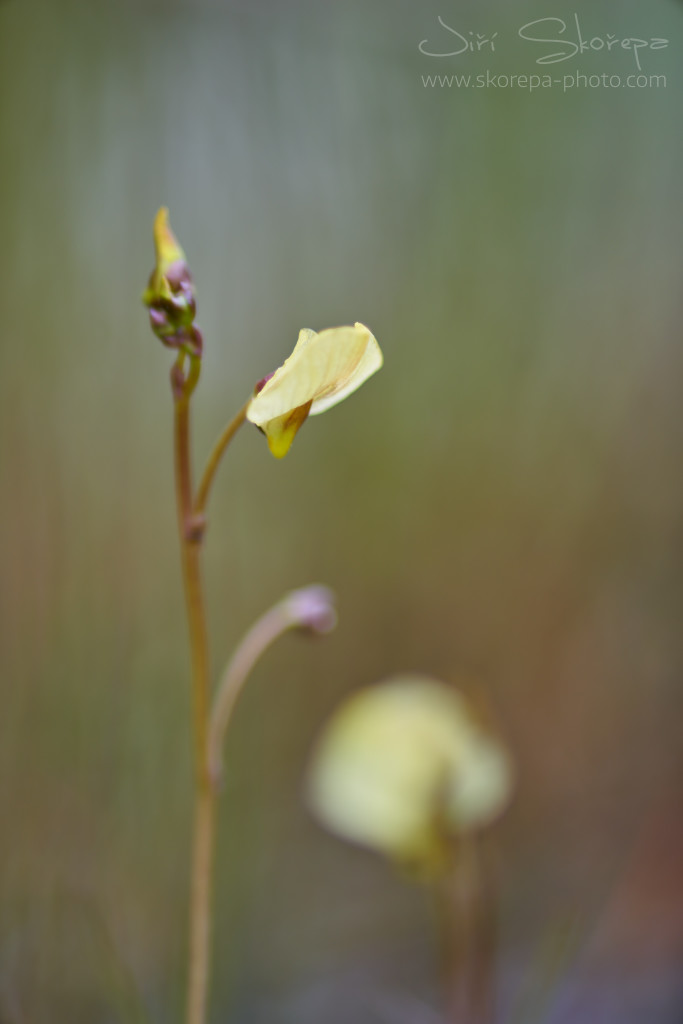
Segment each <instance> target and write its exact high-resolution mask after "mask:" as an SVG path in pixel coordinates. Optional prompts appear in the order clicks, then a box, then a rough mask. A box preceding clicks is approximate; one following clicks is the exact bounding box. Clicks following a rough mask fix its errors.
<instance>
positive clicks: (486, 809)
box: [309, 676, 512, 874]
mask: <svg viewBox="0 0 683 1024" xmlns="http://www.w3.org/2000/svg"><path fill="white" fill-rule="evenodd" d="M511 788H512V773H511V768H510V763H509V760H508V757H507V754H506V752H505V750H504V749H503V747H502V746H501V745H500V743H499V742H498V741H497V740H496V739H495V738H494V736H493V735H491V734H489V733H488V732H487V731H485V729H484V728H483V727H482V726H481V725H480V723H479V722H478V720H477V718H476V717H475V715H474V714H473V712H472V710H471V708H470V706H469V705H468V703H467V701H466V700H465V698H464V697H463V696H461V695H460V694H459V693H458V692H456V691H455V690H454V689H452V688H451V687H448V686H445V685H444V684H442V683H438V682H435V681H434V680H432V679H428V678H425V677H423V676H399V677H396V678H394V679H392V680H389V681H388V682H385V683H382V684H379V685H377V686H373V687H370V688H368V689H365V690H361V691H360V692H359V693H356V694H354V695H353V696H351V697H350V698H349V699H348V700H347V701H345V702H344V703H343V704H342V706H341V707H340V708H339V709H338V710H337V712H336V713H335V714H334V716H333V717H332V720H331V722H330V723H329V724H328V726H327V728H326V730H325V731H324V733H323V736H322V738H321V740H320V742H319V744H318V747H317V750H316V752H315V755H314V758H313V764H312V770H311V774H310V784H309V796H310V802H311V806H312V809H313V810H314V812H315V813H316V815H317V816H318V818H319V819H320V820H321V821H322V823H323V824H325V825H326V826H327V827H328V828H329V829H330V830H331V831H333V832H335V833H336V834H338V835H340V836H342V837H343V838H345V839H349V840H352V841H354V842H358V843H361V844H363V845H366V846H369V847H371V848H373V849H375V850H378V851H379V852H381V853H384V854H385V855H387V856H389V857H391V858H392V859H394V860H396V861H398V862H400V863H401V864H403V865H406V866H411V867H413V868H417V869H419V870H420V871H421V872H422V873H425V874H430V873H434V872H438V871H439V870H441V869H442V868H443V867H444V866H445V865H446V863H447V860H448V851H449V846H450V843H451V842H452V840H453V839H455V838H457V837H458V835H462V834H464V833H467V832H471V831H476V830H478V829H480V828H481V827H483V826H484V825H487V824H488V823H489V822H491V821H492V820H493V819H495V818H496V817H497V816H498V815H499V814H500V813H501V811H502V810H503V809H504V807H505V805H506V804H507V802H508V799H509V796H510V792H511Z"/></svg>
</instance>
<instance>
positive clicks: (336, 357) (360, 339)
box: [247, 324, 382, 428]
mask: <svg viewBox="0 0 683 1024" xmlns="http://www.w3.org/2000/svg"><path fill="white" fill-rule="evenodd" d="M381 365H382V356H381V352H380V349H379V346H378V345H377V342H376V341H375V339H374V338H373V336H372V334H371V333H370V331H369V330H368V329H367V327H364V326H363V325H362V324H356V325H355V326H354V327H333V328H330V329H328V330H325V331H321V332H320V334H315V332H313V331H309V330H306V331H301V332H300V334H299V340H298V342H297V345H296V347H295V349H294V351H293V352H292V354H291V356H290V357H289V359H287V360H286V362H285V363H284V364H283V365H282V366H281V367H280V368H279V369H277V370H276V371H275V373H274V374H273V376H272V377H271V378H270V380H268V381H267V382H266V384H265V385H264V386H263V388H262V389H261V391H260V392H259V393H258V394H257V395H255V396H254V398H253V399H252V400H251V402H250V403H249V407H248V409H247V419H248V420H250V421H251V422H252V423H255V424H256V425H257V426H259V427H264V428H265V427H266V425H267V424H268V423H269V421H270V420H273V419H276V418H278V417H282V416H287V415H288V414H289V413H291V412H293V411H294V410H295V409H299V408H300V407H301V406H304V405H306V404H307V403H309V402H311V403H313V404H312V406H311V408H310V411H311V412H312V413H318V412H324V410H325V409H328V408H330V406H332V405H335V404H336V403H337V402H340V401H341V400H342V399H343V398H345V397H346V395H348V394H350V393H351V392H352V391H355V389H356V388H357V387H359V386H360V385H361V384H362V383H363V381H364V380H366V379H367V378H368V377H369V376H370V374H372V373H374V372H375V371H376V370H378V369H379V367H380V366H381Z"/></svg>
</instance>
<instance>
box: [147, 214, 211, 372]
mask: <svg viewBox="0 0 683 1024" xmlns="http://www.w3.org/2000/svg"><path fill="white" fill-rule="evenodd" d="M154 248H155V250H156V264H155V267H154V270H153V271H152V273H151V274H150V277H149V282H148V284H147V288H146V289H145V292H144V294H143V296H142V301H143V302H144V304H145V305H146V306H147V308H148V309H149V322H150V325H151V328H152V330H153V331H154V333H155V334H156V336H157V338H159V339H160V341H162V342H163V344H164V345H167V346H168V347H169V348H176V349H179V348H182V349H185V350H186V351H187V352H188V353H189V354H190V355H193V356H199V355H201V352H202V335H201V332H200V330H199V328H198V327H197V325H196V324H195V322H194V318H195V315H196V312H197V303H196V297H195V290H194V284H193V281H192V275H191V274H190V268H189V267H188V265H187V260H186V258H185V253H184V252H183V250H182V248H181V246H180V243H179V242H178V240H177V238H176V237H175V235H174V234H173V232H172V231H171V226H170V224H169V220H168V210H167V209H166V207H165V206H163V207H162V208H161V209H160V210H159V212H158V213H157V215H156V218H155V220H154Z"/></svg>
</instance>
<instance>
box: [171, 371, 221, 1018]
mask: <svg viewBox="0 0 683 1024" xmlns="http://www.w3.org/2000/svg"><path fill="white" fill-rule="evenodd" d="M184 363H185V357H184V356H183V355H180V356H179V357H178V361H177V362H176V363H175V365H174V367H173V371H172V375H171V380H172V385H173V396H174V441H175V478H176V504H177V511H178V530H179V535H180V550H181V560H182V570H183V583H184V589H185V605H186V611H187V621H188V626H189V633H190V650H191V662H192V703H193V719H194V761H195V818H194V841H193V851H192V866H191V877H190V940H189V942H190V949H189V979H188V998H187V1024H204V1020H205V1018H206V1006H207V996H208V985H209V964H210V945H211V872H212V861H213V841H214V819H215V794H214V790H213V786H212V784H211V779H210V777H209V773H208V771H207V761H206V749H207V736H208V715H209V662H208V643H207V633H206V618H205V613H204V599H203V593H202V581H201V572H200V564H199V554H200V547H201V533H200V534H197V533H196V532H195V531H193V529H192V471H191V458H190V395H191V393H192V391H193V389H194V387H195V385H196V383H197V379H198V376H199V360H198V359H192V358H191V359H190V368H189V370H188V373H187V376H184V373H183V369H184Z"/></svg>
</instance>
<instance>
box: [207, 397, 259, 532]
mask: <svg viewBox="0 0 683 1024" xmlns="http://www.w3.org/2000/svg"><path fill="white" fill-rule="evenodd" d="M248 405H249V402H248V401H247V402H245V403H244V405H243V406H242V408H241V409H240V411H239V412H238V413H237V415H236V416H235V417H234V418H233V419H232V420H231V421H230V423H228V425H227V427H226V428H225V430H224V431H223V432H222V434H221V435H220V436H219V438H218V440H217V441H216V443H215V445H214V446H213V451H212V452H211V454H210V456H209V458H208V461H207V463H206V466H205V468H204V472H203V474H202V479H201V482H200V484H199V487H198V488H197V496H196V498H195V502H194V509H193V514H194V516H195V517H196V518H197V519H199V518H200V517H201V516H203V514H204V509H205V508H206V503H207V501H208V498H209V491H210V490H211V485H212V483H213V478H214V476H215V475H216V470H217V469H218V466H219V465H220V461H221V459H222V458H223V454H224V452H225V450H226V448H227V447H228V445H229V444H230V442H231V441H232V439H233V437H234V436H235V434H236V433H237V431H238V430H239V428H240V427H241V426H242V424H243V423H244V421H245V419H246V418H247V406H248Z"/></svg>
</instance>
